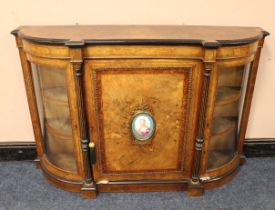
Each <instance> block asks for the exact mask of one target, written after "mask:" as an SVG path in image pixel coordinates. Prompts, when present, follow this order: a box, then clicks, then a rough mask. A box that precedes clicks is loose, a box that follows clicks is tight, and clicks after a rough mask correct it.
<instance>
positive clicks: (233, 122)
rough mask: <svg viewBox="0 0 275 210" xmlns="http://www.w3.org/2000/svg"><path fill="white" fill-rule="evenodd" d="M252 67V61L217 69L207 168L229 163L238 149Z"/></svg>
mask: <svg viewBox="0 0 275 210" xmlns="http://www.w3.org/2000/svg"><path fill="white" fill-rule="evenodd" d="M249 69H250V64H248V65H242V66H236V67H227V68H219V69H218V84H217V92H216V99H215V107H214V115H213V124H212V131H211V134H212V135H211V138H210V142H209V154H208V170H211V169H214V168H218V167H220V166H223V165H224V164H226V163H228V162H229V161H230V160H232V158H233V157H234V154H235V153H236V151H237V145H238V142H237V139H238V130H239V121H240V116H241V113H242V106H243V101H244V95H245V89H246V85H247V77H248V73H249Z"/></svg>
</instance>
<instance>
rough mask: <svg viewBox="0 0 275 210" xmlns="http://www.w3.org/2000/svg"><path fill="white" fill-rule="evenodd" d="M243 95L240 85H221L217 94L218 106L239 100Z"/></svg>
mask: <svg viewBox="0 0 275 210" xmlns="http://www.w3.org/2000/svg"><path fill="white" fill-rule="evenodd" d="M240 96H241V91H240V88H239V87H229V86H223V87H219V88H218V90H217V96H216V104H215V105H216V106H221V105H226V104H230V103H233V102H235V101H237V100H238V99H239V98H240Z"/></svg>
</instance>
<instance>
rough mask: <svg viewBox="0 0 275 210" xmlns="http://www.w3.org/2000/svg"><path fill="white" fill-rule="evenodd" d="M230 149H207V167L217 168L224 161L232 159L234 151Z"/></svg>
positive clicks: (224, 162)
mask: <svg viewBox="0 0 275 210" xmlns="http://www.w3.org/2000/svg"><path fill="white" fill-rule="evenodd" d="M231 153H232V152H231V151H211V150H209V156H208V168H209V169H214V168H218V167H220V166H222V165H224V164H226V163H228V162H229V161H230V160H232V158H233V156H234V153H232V154H231Z"/></svg>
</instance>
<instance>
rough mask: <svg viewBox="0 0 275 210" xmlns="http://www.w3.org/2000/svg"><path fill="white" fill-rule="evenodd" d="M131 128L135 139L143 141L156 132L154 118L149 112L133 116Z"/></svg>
mask: <svg viewBox="0 0 275 210" xmlns="http://www.w3.org/2000/svg"><path fill="white" fill-rule="evenodd" d="M131 129H132V135H133V136H134V138H135V139H137V140H141V141H144V140H147V139H149V138H150V137H152V135H153V134H154V131H155V122H154V119H153V117H152V116H151V115H150V114H148V113H144V112H143V113H138V114H136V115H135V116H134V117H133V120H132V125H131Z"/></svg>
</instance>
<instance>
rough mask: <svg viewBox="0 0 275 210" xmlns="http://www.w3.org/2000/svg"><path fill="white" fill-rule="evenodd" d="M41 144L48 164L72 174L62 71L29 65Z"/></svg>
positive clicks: (71, 149)
mask: <svg viewBox="0 0 275 210" xmlns="http://www.w3.org/2000/svg"><path fill="white" fill-rule="evenodd" d="M31 67H32V75H33V83H34V88H35V94H36V101H37V106H38V110H39V117H40V124H41V130H42V134H43V141H44V142H43V143H44V147H45V152H46V155H47V158H48V160H49V161H50V162H51V163H52V164H54V165H56V166H57V167H59V168H61V169H63V170H66V171H72V172H75V171H76V161H75V158H74V156H75V154H74V153H75V151H74V144H73V139H72V127H71V118H70V111H69V104H68V94H67V83H66V70H65V69H59V68H52V67H46V66H41V65H36V64H31Z"/></svg>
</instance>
